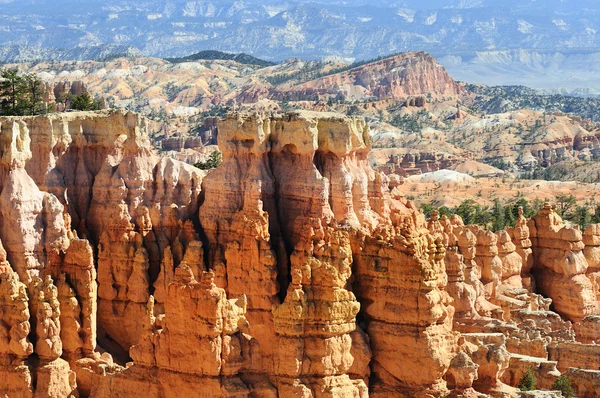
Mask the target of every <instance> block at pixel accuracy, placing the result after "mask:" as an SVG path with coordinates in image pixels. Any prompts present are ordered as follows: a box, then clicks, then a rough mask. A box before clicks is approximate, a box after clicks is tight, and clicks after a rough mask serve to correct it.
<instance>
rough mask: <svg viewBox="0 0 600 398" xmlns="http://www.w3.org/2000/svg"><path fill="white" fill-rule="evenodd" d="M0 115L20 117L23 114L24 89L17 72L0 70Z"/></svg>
mask: <svg viewBox="0 0 600 398" xmlns="http://www.w3.org/2000/svg"><path fill="white" fill-rule="evenodd" d="M0 78H1V80H0V114H2V115H4V116H21V115H24V114H25V110H26V107H27V103H26V97H25V92H26V87H25V84H24V82H23V78H22V77H21V76H19V70H18V69H17V68H14V69H2V72H0Z"/></svg>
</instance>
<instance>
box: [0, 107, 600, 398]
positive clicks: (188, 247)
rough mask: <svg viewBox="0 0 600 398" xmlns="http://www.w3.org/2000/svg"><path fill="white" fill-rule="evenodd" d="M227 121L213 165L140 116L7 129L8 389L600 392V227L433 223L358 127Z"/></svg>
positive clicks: (2, 258) (3, 289) (4, 263)
mask: <svg viewBox="0 0 600 398" xmlns="http://www.w3.org/2000/svg"><path fill="white" fill-rule="evenodd" d="M219 131H220V134H219V146H220V148H221V150H222V152H223V163H222V164H221V165H220V166H219V167H218V168H217V169H215V170H212V171H210V172H208V173H206V172H203V171H199V170H197V169H195V168H193V167H191V166H188V165H185V164H182V163H180V162H177V161H173V160H170V159H161V158H159V157H157V156H155V155H154V154H153V153H152V151H151V150H150V147H149V142H148V137H147V126H146V121H145V120H144V119H143V118H141V117H139V116H137V115H135V114H132V113H125V112H108V111H106V112H100V113H70V114H54V115H49V116H43V117H27V118H2V119H0V132H1V140H0V143H1V146H0V160H1V163H0V165H1V168H0V214H1V218H0V240H1V242H2V249H0V301H1V302H2V306H1V307H0V308H1V311H0V319H1V320H2V322H1V324H0V330H1V334H0V336H3V337H2V338H1V339H0V374H1V375H2V380H5V382H4V383H2V385H0V394H3V395H7V396H11V397H13V396H19V397H31V396H48V397H57V398H58V397H67V396H77V395H78V396H82V397H83V396H89V397H112V396H137V395H139V392H140V391H144V393H145V394H146V395H147V396H149V397H174V396H182V395H184V396H208V397H276V396H280V397H292V396H296V397H306V398H308V397H367V396H372V397H391V396H394V397H396V396H399V397H402V396H405V397H413V396H434V397H438V396H439V397H441V396H446V395H447V394H448V393H449V392H452V394H454V395H455V396H482V395H481V393H483V394H490V395H491V396H500V395H501V394H514V393H515V389H514V387H515V386H516V384H517V383H518V381H519V379H520V378H521V376H522V374H523V373H524V372H525V370H526V369H527V368H528V367H532V368H533V369H534V371H535V372H536V374H537V377H538V379H539V380H540V381H539V383H538V386H539V387H541V388H549V387H550V386H551V384H552V382H553V381H554V380H555V379H556V377H557V376H558V375H560V374H561V372H562V373H564V374H567V375H568V376H569V378H570V380H571V383H572V384H573V385H574V387H575V389H576V390H577V392H578V394H579V396H580V397H593V396H595V395H594V394H595V393H594V391H595V390H594V388H595V387H594V386H597V383H598V381H599V380H600V372H599V371H597V370H593V369H596V365H594V364H595V363H596V362H595V361H596V358H595V356H594V355H596V354H595V352H597V347H598V346H597V345H595V344H594V342H595V341H598V340H599V339H600V337H599V335H598V331H599V330H600V326H599V325H600V324H599V323H598V322H599V319H600V318H598V317H594V316H593V315H595V314H598V313H600V308H599V302H598V299H599V298H600V296H599V295H600V292H599V290H598V284H597V279H598V275H597V272H596V271H597V263H598V261H597V258H596V257H597V253H596V248H597V246H598V242H600V238H599V236H600V232H599V231H600V227H599V226H593V227H590V228H589V229H588V230H586V231H585V232H584V233H583V234H582V232H581V231H579V230H577V229H573V228H569V227H566V226H565V225H564V224H563V223H562V220H560V217H558V215H557V214H556V213H555V212H554V210H553V209H552V207H551V206H550V205H547V206H546V207H545V208H544V209H542V211H540V213H539V214H538V215H537V216H535V217H534V218H533V219H532V220H530V221H527V220H526V219H525V218H524V217H522V216H521V217H520V218H519V220H518V221H517V225H516V227H515V228H514V229H509V230H506V231H503V232H501V233H499V234H498V235H496V234H493V233H491V232H489V231H484V230H482V229H481V228H479V227H475V226H465V225H463V223H462V221H461V220H460V218H458V217H456V216H454V217H453V218H452V219H447V218H441V219H440V218H439V217H438V215H437V214H432V216H431V218H430V219H429V220H426V219H425V218H424V216H423V214H421V213H420V212H419V211H418V210H416V208H415V206H414V205H413V204H412V202H411V201H409V200H406V199H405V198H404V197H403V196H402V194H401V193H400V191H399V190H398V189H394V190H390V189H389V187H388V180H387V178H386V177H385V176H384V175H382V174H380V173H376V172H375V171H373V169H372V168H371V167H370V166H369V162H368V160H367V155H368V153H369V150H370V147H371V140H370V134H369V128H368V126H367V125H366V124H365V122H364V121H363V120H361V119H356V118H348V117H345V116H342V115H338V114H329V113H310V112H305V113H291V114H287V115H283V116H272V117H259V116H250V115H245V116H244V115H237V116H231V117H228V118H227V119H225V120H222V121H221V122H220V123H219ZM536 292H538V293H540V292H541V293H543V294H544V296H542V295H540V294H538V293H536ZM551 304H552V306H553V307H552V308H553V309H554V310H556V311H557V312H558V313H556V312H552V311H550V309H549V308H550V305H551ZM571 322H576V323H575V330H576V332H577V333H575V332H574V330H573V325H572V323H571ZM575 363H576V364H577V365H578V366H580V368H579V369H573V367H574V366H575ZM476 391H477V392H476ZM478 394H479V395H478Z"/></svg>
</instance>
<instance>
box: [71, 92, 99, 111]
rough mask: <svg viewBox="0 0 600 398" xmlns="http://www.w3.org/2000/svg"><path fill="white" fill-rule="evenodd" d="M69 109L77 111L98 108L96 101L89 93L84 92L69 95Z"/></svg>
mask: <svg viewBox="0 0 600 398" xmlns="http://www.w3.org/2000/svg"><path fill="white" fill-rule="evenodd" d="M71 109H75V110H77V111H95V110H98V102H96V101H95V100H94V99H93V98H92V97H91V96H90V94H89V93H87V92H84V93H82V94H80V95H74V96H72V97H71Z"/></svg>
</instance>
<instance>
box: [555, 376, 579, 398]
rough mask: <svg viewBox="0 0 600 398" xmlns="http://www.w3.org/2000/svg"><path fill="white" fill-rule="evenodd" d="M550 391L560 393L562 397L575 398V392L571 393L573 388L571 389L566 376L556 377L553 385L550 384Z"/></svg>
mask: <svg viewBox="0 0 600 398" xmlns="http://www.w3.org/2000/svg"><path fill="white" fill-rule="evenodd" d="M552 389H553V390H558V391H560V392H561V393H562V395H563V397H567V398H573V397H575V391H573V387H571V382H570V381H569V378H568V377H567V376H558V378H557V379H556V380H555V381H554V384H552Z"/></svg>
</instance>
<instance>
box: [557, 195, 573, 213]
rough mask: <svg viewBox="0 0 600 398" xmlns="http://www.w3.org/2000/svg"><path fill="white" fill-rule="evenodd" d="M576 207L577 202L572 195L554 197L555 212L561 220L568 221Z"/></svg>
mask: <svg viewBox="0 0 600 398" xmlns="http://www.w3.org/2000/svg"><path fill="white" fill-rule="evenodd" d="M576 205H577V200H576V199H575V197H574V196H573V195H572V194H569V195H566V194H562V193H561V194H558V195H556V212H557V213H558V215H559V216H561V217H562V218H564V219H569V217H570V216H572V211H573V210H574V207H575V206H576Z"/></svg>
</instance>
